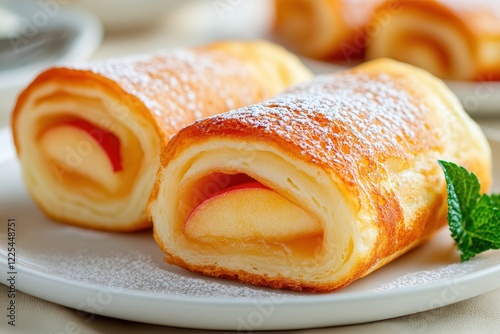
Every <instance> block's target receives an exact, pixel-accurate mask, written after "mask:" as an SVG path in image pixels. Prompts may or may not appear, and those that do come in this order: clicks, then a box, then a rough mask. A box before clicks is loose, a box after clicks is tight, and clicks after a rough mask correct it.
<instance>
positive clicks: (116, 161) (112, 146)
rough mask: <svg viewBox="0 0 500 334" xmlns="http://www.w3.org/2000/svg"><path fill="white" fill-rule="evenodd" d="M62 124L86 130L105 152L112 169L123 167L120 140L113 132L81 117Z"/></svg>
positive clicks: (117, 170) (119, 169) (115, 170)
mask: <svg viewBox="0 0 500 334" xmlns="http://www.w3.org/2000/svg"><path fill="white" fill-rule="evenodd" d="M59 124H61V123H59ZM62 124H66V125H70V126H74V127H77V128H79V129H81V130H83V131H85V132H87V133H88V134H89V135H90V136H92V138H94V139H95V140H96V141H97V142H98V143H99V145H100V146H101V148H102V149H103V150H104V152H106V154H107V155H108V158H109V161H110V162H111V165H112V166H113V171H114V172H119V171H121V170H122V169H123V167H122V159H121V154H120V140H119V139H118V137H116V136H115V135H114V133H112V132H109V131H106V130H104V129H101V128H99V127H97V126H95V125H93V124H91V123H89V122H87V121H84V120H81V119H78V120H72V121H68V122H65V123H62Z"/></svg>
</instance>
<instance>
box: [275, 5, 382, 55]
mask: <svg viewBox="0 0 500 334" xmlns="http://www.w3.org/2000/svg"><path fill="white" fill-rule="evenodd" d="M382 1H383V0H368V1H363V2H362V3H361V5H360V2H359V1H356V0H275V20H274V28H273V30H274V33H275V35H276V37H277V38H278V39H279V40H280V41H282V42H283V43H284V44H285V45H286V46H287V47H290V48H291V49H293V50H294V51H296V52H298V53H299V54H301V55H304V56H307V57H311V58H315V59H331V60H352V59H361V58H362V57H363V56H364V50H365V37H366V31H365V30H366V25H367V23H368V22H369V21H370V18H371V14H372V11H373V9H374V8H375V7H376V6H377V5H378V4H380V3H381V2H382Z"/></svg>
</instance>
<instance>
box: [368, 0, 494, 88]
mask: <svg viewBox="0 0 500 334" xmlns="http://www.w3.org/2000/svg"><path fill="white" fill-rule="evenodd" d="M388 4H389V3H384V4H382V5H381V6H380V7H378V8H377V9H376V10H375V12H374V14H373V16H372V20H373V21H377V20H379V21H380V20H382V16H383V17H386V16H387V15H388V13H389V10H388V8H387V6H388ZM499 10H500V7H499V6H498V4H497V3H496V2H494V1H486V0H485V1H483V0H481V1H455V0H400V1H399V3H398V10H397V11H392V13H389V19H387V18H386V19H385V22H386V23H385V24H383V25H380V26H379V31H378V33H377V34H373V35H370V36H369V39H368V41H367V47H366V56H367V58H368V59H375V58H379V57H390V58H393V59H396V60H400V61H404V62H407V63H410V64H414V65H417V66H419V67H421V68H424V69H426V70H428V71H430V72H431V73H433V74H434V75H437V76H439V77H440V78H443V79H451V80H485V81H491V80H499V79H500V11H499Z"/></svg>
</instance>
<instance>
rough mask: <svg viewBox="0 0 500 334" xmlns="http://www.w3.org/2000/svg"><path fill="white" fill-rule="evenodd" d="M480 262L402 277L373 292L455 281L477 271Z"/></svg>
mask: <svg viewBox="0 0 500 334" xmlns="http://www.w3.org/2000/svg"><path fill="white" fill-rule="evenodd" d="M478 264H479V263H478V262H467V263H454V264H450V265H447V266H444V267H441V268H437V269H434V270H422V271H416V272H412V273H409V274H406V275H403V276H400V277H398V278H396V279H394V280H393V281H391V282H389V283H386V284H383V285H381V286H379V287H377V288H375V289H373V290H371V291H376V292H382V291H389V290H395V289H402V288H409V287H415V286H421V285H425V284H431V283H438V282H443V281H453V280H454V279H455V278H457V277H460V276H463V275H465V274H467V273H470V272H472V271H474V270H476V269H477V267H478Z"/></svg>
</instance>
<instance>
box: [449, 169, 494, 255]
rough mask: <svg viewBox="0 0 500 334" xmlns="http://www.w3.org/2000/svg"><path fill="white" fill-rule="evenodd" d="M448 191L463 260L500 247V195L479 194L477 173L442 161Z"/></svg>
mask: <svg viewBox="0 0 500 334" xmlns="http://www.w3.org/2000/svg"><path fill="white" fill-rule="evenodd" d="M439 165H440V166H441V168H442V169H443V171H444V176H445V179H446V189H447V191H448V225H449V228H450V231H451V236H452V237H453V239H454V240H455V242H456V244H457V248H458V250H459V251H460V259H461V261H462V262H465V261H468V260H469V259H471V258H473V257H474V256H476V255H477V254H479V253H482V252H485V251H487V250H490V249H500V194H498V195H486V194H483V195H481V194H479V189H480V183H479V180H478V179H477V176H476V175H475V174H474V173H470V172H469V171H467V169H465V168H464V167H461V166H457V165H456V164H454V163H452V162H446V161H442V160H439Z"/></svg>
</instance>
